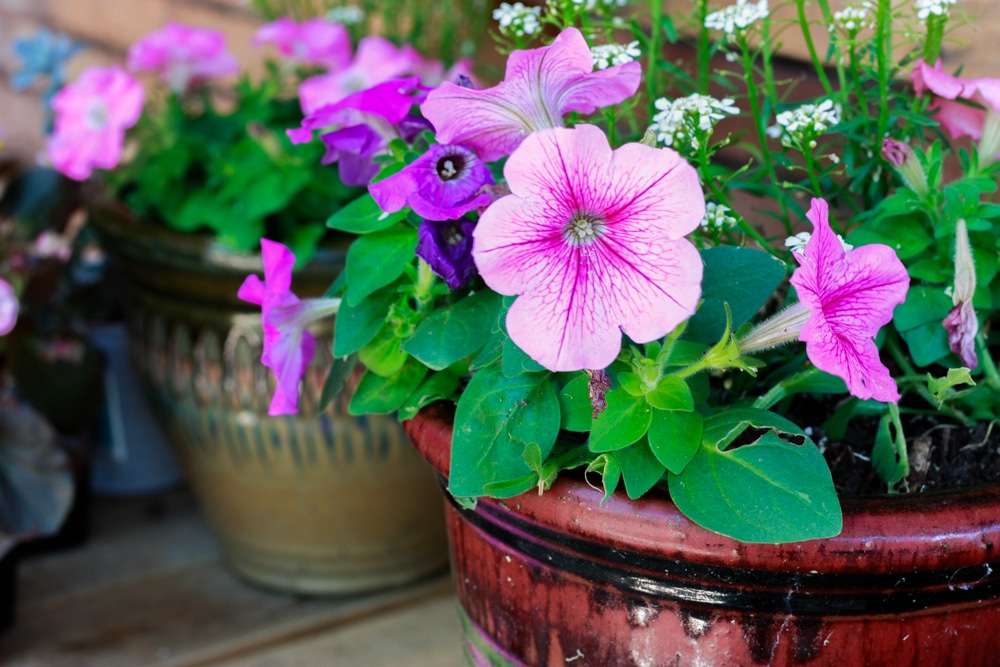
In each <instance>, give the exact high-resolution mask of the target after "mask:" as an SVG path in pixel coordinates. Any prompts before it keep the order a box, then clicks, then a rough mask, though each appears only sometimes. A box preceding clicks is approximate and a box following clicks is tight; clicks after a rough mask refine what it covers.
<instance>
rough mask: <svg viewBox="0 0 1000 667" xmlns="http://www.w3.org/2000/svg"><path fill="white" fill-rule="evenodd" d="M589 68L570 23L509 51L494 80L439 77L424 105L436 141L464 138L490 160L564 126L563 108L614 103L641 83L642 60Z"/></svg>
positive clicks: (587, 110) (580, 40)
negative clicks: (488, 84)
mask: <svg viewBox="0 0 1000 667" xmlns="http://www.w3.org/2000/svg"><path fill="white" fill-rule="evenodd" d="M593 69H594V59H593V56H592V55H591V53H590V49H589V48H588V47H587V42H586V40H585V39H584V38H583V35H581V34H580V31H579V30H577V29H575V28H567V29H566V30H563V31H562V32H561V33H560V34H559V36H558V37H556V39H555V40H554V41H553V42H552V44H550V45H549V46H545V47H542V48H538V49H531V50H526V51H515V52H514V53H512V54H511V55H510V58H509V59H508V60H507V72H506V75H505V77H504V80H503V82H502V83H500V84H499V85H497V86H494V87H493V88H487V89H485V90H473V89H470V88H463V87H461V86H458V85H455V84H453V83H450V82H444V83H442V84H441V87H440V88H437V89H436V90H433V91H431V93H430V94H429V95H428V96H427V101H426V102H424V104H423V105H422V106H421V111H423V114H424V116H425V117H426V118H427V119H428V120H430V121H431V123H432V124H433V125H434V128H435V130H436V131H437V139H438V141H440V142H441V143H446V144H464V145H466V146H469V147H470V148H472V149H474V150H475V151H476V153H477V154H478V155H479V156H480V158H482V160H483V161H485V162H492V161H493V160H496V159H499V158H501V157H503V156H504V155H509V154H510V153H511V152H512V151H513V150H514V149H515V148H517V146H518V145H519V144H520V143H521V141H523V140H524V137H526V136H527V135H528V134H530V133H531V132H535V131H537V130H542V129H546V128H553V127H561V126H562V117H563V115H564V114H566V113H569V112H571V111H577V112H581V113H591V112H593V111H594V110H596V109H599V108H601V107H605V106H609V105H612V104H617V103H619V102H621V101H623V100H625V99H627V98H628V97H630V96H632V95H633V94H634V93H635V91H636V90H637V89H638V87H639V82H640V78H641V66H640V65H639V63H636V62H632V63H626V64H624V65H615V66H614V67H609V68H608V69H606V70H602V71H599V72H594V71H593Z"/></svg>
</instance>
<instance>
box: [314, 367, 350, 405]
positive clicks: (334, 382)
mask: <svg viewBox="0 0 1000 667" xmlns="http://www.w3.org/2000/svg"><path fill="white" fill-rule="evenodd" d="M357 363H358V355H356V354H351V355H349V356H347V357H344V358H343V359H340V358H335V359H334V360H333V365H331V366H330V374H329V375H327V376H326V382H324V383H323V391H322V393H321V394H320V396H319V407H318V408H317V409H316V411H317V412H324V411H325V410H326V409H327V408H328V407H330V404H331V403H333V402H334V400H336V398H337V396H339V395H340V392H341V391H343V390H344V384H345V383H346V382H347V378H349V377H350V376H351V372H353V371H354V366H355V365H356V364H357Z"/></svg>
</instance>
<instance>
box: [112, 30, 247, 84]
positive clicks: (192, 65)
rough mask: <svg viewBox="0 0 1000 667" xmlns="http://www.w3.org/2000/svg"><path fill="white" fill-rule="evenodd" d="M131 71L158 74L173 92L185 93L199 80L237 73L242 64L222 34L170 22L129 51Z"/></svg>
mask: <svg viewBox="0 0 1000 667" xmlns="http://www.w3.org/2000/svg"><path fill="white" fill-rule="evenodd" d="M128 68H129V69H130V70H132V71H133V72H141V71H148V72H155V73H157V74H159V75H160V77H161V78H162V79H163V80H164V81H166V82H167V85H169V86H170V89H171V90H172V91H174V92H175V93H183V92H184V91H185V90H187V89H188V86H190V85H191V84H193V83H197V82H198V81H203V80H204V79H209V78H214V77H222V76H231V75H233V74H236V73H237V72H238V71H239V63H238V62H237V61H236V57H235V56H233V55H232V54H231V53H228V52H227V51H226V40H225V37H223V36H222V33H220V32H218V31H215V30H203V29H201V28H190V27H188V26H185V25H182V24H180V23H168V24H167V25H165V26H163V27H162V28H160V29H159V30H157V31H156V32H151V33H150V34H148V35H146V36H145V37H143V38H142V39H140V40H139V41H138V42H136V43H135V44H133V45H132V46H131V48H129V50H128Z"/></svg>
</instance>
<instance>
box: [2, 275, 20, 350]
mask: <svg viewBox="0 0 1000 667" xmlns="http://www.w3.org/2000/svg"><path fill="white" fill-rule="evenodd" d="M18 310H19V305H18V301H17V295H16V294H14V288H13V287H11V286H10V283H9V282H7V281H6V280H4V279H3V278H0V336H6V335H7V334H9V333H10V332H11V330H13V328H14V325H15V324H17V311H18Z"/></svg>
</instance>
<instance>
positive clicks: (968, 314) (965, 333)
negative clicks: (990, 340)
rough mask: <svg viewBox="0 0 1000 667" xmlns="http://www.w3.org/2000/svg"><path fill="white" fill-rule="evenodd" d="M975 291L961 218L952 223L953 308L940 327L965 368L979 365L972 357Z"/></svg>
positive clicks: (976, 324) (969, 249)
mask: <svg viewBox="0 0 1000 667" xmlns="http://www.w3.org/2000/svg"><path fill="white" fill-rule="evenodd" d="M975 291H976V265H975V262H974V261H973V259H972V246H971V245H970V244H969V230H968V227H967V226H966V224H965V220H959V221H958V223H957V224H956V226H955V289H954V291H953V292H952V295H951V299H952V303H953V304H954V306H955V307H954V308H952V309H951V311H950V312H949V313H948V316H947V317H945V318H944V322H943V324H944V328H945V329H947V330H948V348H949V349H950V350H951V351H952V352H954V353H955V354H957V355H958V356H959V357H961V358H962V363H963V364H965V367H966V368H970V369H971V368H975V367H976V366H978V365H979V358H978V357H977V356H976V333H977V332H978V331H979V320H978V319H977V318H976V311H975V309H974V308H973V307H972V296H973V294H974V293H975Z"/></svg>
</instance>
